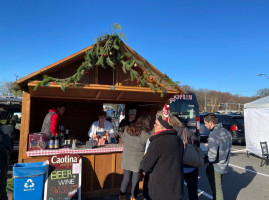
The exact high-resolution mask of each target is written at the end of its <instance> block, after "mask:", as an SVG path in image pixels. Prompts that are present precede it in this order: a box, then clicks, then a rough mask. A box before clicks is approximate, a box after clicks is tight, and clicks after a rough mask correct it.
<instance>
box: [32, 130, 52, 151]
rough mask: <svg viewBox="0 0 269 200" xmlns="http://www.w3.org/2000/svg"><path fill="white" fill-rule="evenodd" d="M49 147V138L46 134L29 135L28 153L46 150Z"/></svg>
mask: <svg viewBox="0 0 269 200" xmlns="http://www.w3.org/2000/svg"><path fill="white" fill-rule="evenodd" d="M47 146H48V136H47V134H45V133H33V134H30V135H29V142H28V151H34V150H44V149H46V148H47Z"/></svg>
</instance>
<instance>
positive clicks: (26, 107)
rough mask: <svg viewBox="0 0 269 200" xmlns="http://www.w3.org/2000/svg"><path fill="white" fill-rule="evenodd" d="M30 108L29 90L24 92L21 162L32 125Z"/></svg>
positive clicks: (20, 147) (20, 148)
mask: <svg viewBox="0 0 269 200" xmlns="http://www.w3.org/2000/svg"><path fill="white" fill-rule="evenodd" d="M30 108H31V97H30V94H29V93H28V92H23V98H22V116H21V131H20V144H19V160H18V162H19V163H21V162H23V157H26V151H27V145H28V135H29V127H30Z"/></svg>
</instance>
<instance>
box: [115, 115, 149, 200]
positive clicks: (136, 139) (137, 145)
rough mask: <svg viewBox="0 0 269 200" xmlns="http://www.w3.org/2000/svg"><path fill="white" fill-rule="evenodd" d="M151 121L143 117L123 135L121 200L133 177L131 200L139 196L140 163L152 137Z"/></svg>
mask: <svg viewBox="0 0 269 200" xmlns="http://www.w3.org/2000/svg"><path fill="white" fill-rule="evenodd" d="M149 129H150V120H149V118H148V116H142V117H140V118H138V120H137V121H136V122H135V123H134V124H133V125H131V126H130V127H129V128H127V129H126V130H125V131H124V133H123V141H124V145H123V146H124V150H123V154H122V160H121V167H122V168H123V169H124V176H123V180H122V183H121V188H120V196H119V199H120V200H124V199H125V194H126V191H127V188H128V185H129V182H130V179H131V177H132V190H131V193H132V194H131V195H132V196H131V200H135V199H136V198H137V194H138V184H139V180H140V176H141V174H140V172H139V168H140V163H141V160H142V158H143V155H144V151H145V146H146V143H147V139H148V138H149V136H150V133H149Z"/></svg>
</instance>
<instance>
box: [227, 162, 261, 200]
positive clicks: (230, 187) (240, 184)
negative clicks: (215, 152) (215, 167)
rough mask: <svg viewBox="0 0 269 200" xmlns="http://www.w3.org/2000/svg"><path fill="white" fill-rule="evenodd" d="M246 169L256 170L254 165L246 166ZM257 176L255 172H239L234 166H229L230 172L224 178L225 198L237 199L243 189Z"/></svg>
mask: <svg viewBox="0 0 269 200" xmlns="http://www.w3.org/2000/svg"><path fill="white" fill-rule="evenodd" d="M246 169H248V170H252V171H255V170H254V168H253V167H252V166H246ZM255 176H256V174H255V173H253V172H250V171H247V170H246V171H245V172H243V173H238V172H237V171H234V170H233V168H231V167H230V168H229V172H228V174H225V175H224V179H223V184H222V185H223V186H225V187H223V194H224V198H225V199H237V197H238V195H239V193H240V191H241V190H243V189H244V188H246V187H247V186H248V185H249V184H250V183H251V182H252V180H253V179H254V177H255Z"/></svg>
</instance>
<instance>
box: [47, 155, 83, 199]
mask: <svg viewBox="0 0 269 200" xmlns="http://www.w3.org/2000/svg"><path fill="white" fill-rule="evenodd" d="M48 162H49V173H48V176H47V179H46V185H45V192H44V199H45V200H56V199H57V200H69V199H72V200H80V199H81V163H82V160H81V158H80V157H79V155H76V154H59V155H54V156H51V157H50V158H49V161H48Z"/></svg>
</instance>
